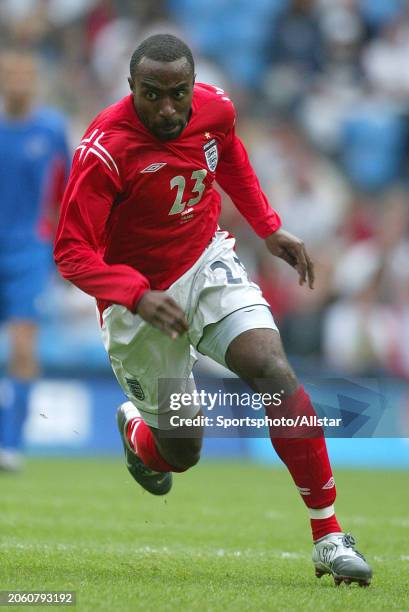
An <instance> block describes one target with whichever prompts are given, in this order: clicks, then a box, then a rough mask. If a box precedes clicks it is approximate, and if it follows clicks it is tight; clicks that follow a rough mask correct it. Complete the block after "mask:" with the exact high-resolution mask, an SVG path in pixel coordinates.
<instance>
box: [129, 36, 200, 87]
mask: <svg viewBox="0 0 409 612" xmlns="http://www.w3.org/2000/svg"><path fill="white" fill-rule="evenodd" d="M143 57H148V58H149V59H152V60H156V61H158V62H174V61H175V60H178V59H180V58H181V57H185V58H186V59H187V61H188V62H189V64H190V66H191V68H192V73H193V74H194V72H195V62H194V59H193V55H192V52H191V50H190V49H189V47H188V46H187V44H186V43H184V42H183V40H180V38H177V36H173V34H154V35H153V36H149V38H145V40H143V41H142V42H141V44H140V45H139V47H137V48H136V49H135V51H134V52H133V54H132V57H131V63H130V66H129V70H130V73H131V77H132V78H133V77H134V75H135V72H136V69H137V67H138V64H139V62H140V61H141V59H142V58H143Z"/></svg>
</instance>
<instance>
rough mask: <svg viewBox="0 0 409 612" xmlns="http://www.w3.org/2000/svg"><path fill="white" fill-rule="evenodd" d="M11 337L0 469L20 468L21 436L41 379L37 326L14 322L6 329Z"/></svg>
mask: <svg viewBox="0 0 409 612" xmlns="http://www.w3.org/2000/svg"><path fill="white" fill-rule="evenodd" d="M7 331H8V336H9V345H10V352H9V359H8V383H9V384H8V386H9V392H8V393H7V394H6V401H5V403H4V405H3V406H2V409H1V412H0V446H1V452H0V469H3V470H9V471H15V470H18V469H19V468H20V467H21V449H22V433H23V426H24V422H25V420H26V417H27V412H28V399H29V395H30V390H31V387H32V384H33V382H34V380H35V379H36V378H37V376H38V370H39V367H38V361H37V357H36V350H35V349H36V339H37V324H36V323H35V322H33V321H20V320H15V321H12V322H10V323H9V324H8V326H7Z"/></svg>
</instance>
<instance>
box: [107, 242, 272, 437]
mask: <svg viewBox="0 0 409 612" xmlns="http://www.w3.org/2000/svg"><path fill="white" fill-rule="evenodd" d="M234 244H235V239H234V238H232V237H228V234H227V232H223V231H217V232H216V234H215V236H214V238H213V240H212V241H211V243H210V244H209V246H208V247H207V248H206V249H205V251H204V252H203V254H202V255H201V256H200V258H199V259H198V260H197V261H196V262H195V264H194V265H193V266H192V267H191V268H190V269H189V270H188V271H187V272H185V274H183V276H181V277H180V278H179V279H178V280H177V281H176V282H174V283H173V285H171V286H170V287H169V289H167V290H166V293H168V294H169V295H171V296H172V298H173V299H174V300H175V301H176V302H177V303H178V304H179V306H180V307H181V308H182V309H183V310H184V312H185V314H186V317H187V320H188V323H189V331H188V332H187V334H184V335H183V336H182V337H180V338H178V339H177V340H172V339H171V338H169V337H168V336H166V335H165V334H164V333H163V332H161V331H159V330H158V329H156V328H154V327H152V326H151V325H150V324H149V323H147V322H146V321H144V320H143V319H142V318H141V317H140V316H139V315H135V314H133V313H132V312H131V311H130V310H128V309H127V308H125V306H120V305H118V304H114V305H112V306H110V307H109V308H107V309H106V310H104V312H103V315H102V319H103V323H102V330H101V332H102V339H103V342H104V346H105V349H106V351H107V353H108V355H109V359H110V362H111V365H112V369H113V371H114V373H115V376H116V377H117V379H118V382H119V384H120V385H121V387H122V389H123V390H124V392H125V394H126V395H127V396H128V398H129V399H130V400H131V401H132V402H133V403H134V404H135V406H136V407H137V408H138V410H139V411H140V413H141V416H142V418H143V419H144V421H145V422H146V423H147V424H148V425H149V426H151V427H158V426H159V423H158V415H159V414H161V415H163V414H164V413H167V412H169V411H170V408H169V402H168V401H163V400H162V398H164V397H165V398H166V397H169V393H170V392H176V391H177V392H179V393H184V392H187V391H191V390H193V389H194V379H193V375H192V368H193V366H194V364H195V362H196V361H197V356H196V355H197V354H196V350H198V351H199V352H200V353H203V354H205V355H208V356H209V357H211V358H212V359H214V360H215V361H217V362H218V363H221V364H222V365H226V362H225V354H226V351H227V349H228V347H229V344H230V343H231V341H232V340H233V339H234V338H235V337H237V336H238V335H239V334H241V333H243V332H244V331H247V330H249V329H257V328H258V329H260V328H266V329H274V330H276V331H278V330H277V326H276V324H275V323H274V319H273V316H272V314H271V312H270V309H269V306H268V303H267V302H266V300H265V299H264V297H263V295H262V293H261V291H260V288H259V287H258V285H256V284H255V283H253V282H251V281H250V280H249V278H248V276H247V273H246V271H245V269H244V267H243V265H242V264H241V262H240V260H239V259H238V257H237V255H236V253H235V251H234ZM159 379H162V380H161V393H160V394H158V381H159ZM164 380H165V382H164ZM167 380H169V384H170V385H171V389H169V393H166V389H164V388H163V384H165V386H166V384H167V382H166V381H167ZM170 381H172V382H170ZM175 384H177V388H175ZM162 391H165V393H162ZM158 396H159V397H158ZM197 411H198V408H197V405H192V406H185V407H184V409H181V410H180V411H178V415H179V416H181V417H190V416H194V415H195V414H196V413H197ZM160 427H161V428H165V426H164V425H163V419H161V425H160ZM169 428H170V427H169Z"/></svg>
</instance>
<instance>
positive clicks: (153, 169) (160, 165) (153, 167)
mask: <svg viewBox="0 0 409 612" xmlns="http://www.w3.org/2000/svg"><path fill="white" fill-rule="evenodd" d="M166 165H167V164H166V162H156V163H155V164H151V165H150V166H146V168H144V169H143V170H141V174H145V173H146V172H157V171H158V170H160V169H161V168H163V166H166Z"/></svg>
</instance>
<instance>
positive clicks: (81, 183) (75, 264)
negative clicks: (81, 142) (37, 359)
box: [54, 156, 188, 339]
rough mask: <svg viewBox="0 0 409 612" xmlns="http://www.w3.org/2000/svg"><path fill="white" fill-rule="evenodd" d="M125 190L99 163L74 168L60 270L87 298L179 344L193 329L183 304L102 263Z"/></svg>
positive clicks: (127, 270) (60, 239) (59, 244)
mask: <svg viewBox="0 0 409 612" xmlns="http://www.w3.org/2000/svg"><path fill="white" fill-rule="evenodd" d="M77 161H78V160H77ZM121 190H122V187H121V184H120V181H119V178H118V177H117V176H116V175H115V174H114V172H113V171H112V170H110V169H108V168H106V167H105V166H104V164H103V163H102V162H101V161H99V160H98V159H97V158H96V157H95V159H94V157H93V156H90V158H89V160H87V163H86V165H85V164H84V166H78V165H76V164H75V163H74V167H73V172H72V174H71V177H70V180H69V183H68V186H67V189H66V192H65V195H64V200H63V205H62V210H61V216H60V222H59V226H58V230H57V237H56V240H55V247H54V257H55V261H56V264H57V267H58V270H59V272H60V274H61V275H62V276H63V277H64V278H65V279H67V280H69V281H71V282H72V283H73V284H74V285H76V286H77V287H79V288H80V289H81V290H82V291H85V293H88V294H90V295H92V296H93V297H95V298H97V299H101V300H105V301H107V302H111V303H114V304H122V305H123V306H125V307H126V308H128V309H129V310H131V311H132V312H134V313H135V312H138V314H139V315H140V316H141V317H142V318H143V319H145V320H146V321H147V322H148V323H150V324H151V325H153V326H154V327H157V328H158V329H160V330H161V331H163V332H164V333H165V334H167V335H169V336H171V337H172V338H174V339H175V338H177V337H178V336H179V335H180V334H182V333H184V332H185V331H186V330H187V329H188V323H187V321H186V317H185V314H184V312H183V311H182V309H181V308H180V307H179V306H178V304H176V302H175V301H174V300H172V298H171V297H169V296H168V295H167V294H166V293H164V292H162V291H150V290H149V282H148V280H147V278H146V277H145V276H144V275H143V274H141V273H140V272H138V271H137V270H135V269H134V268H132V267H131V266H127V265H125V264H114V265H109V264H107V263H106V262H105V261H104V260H103V258H102V255H101V252H102V248H101V247H102V245H103V243H104V238H105V232H106V226H107V221H108V218H109V215H110V213H111V209H112V206H113V204H114V202H115V200H116V199H117V198H118V196H119V194H120V193H121Z"/></svg>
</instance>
